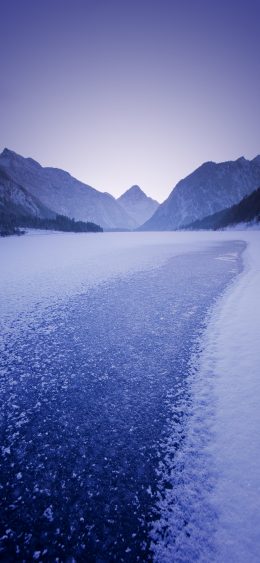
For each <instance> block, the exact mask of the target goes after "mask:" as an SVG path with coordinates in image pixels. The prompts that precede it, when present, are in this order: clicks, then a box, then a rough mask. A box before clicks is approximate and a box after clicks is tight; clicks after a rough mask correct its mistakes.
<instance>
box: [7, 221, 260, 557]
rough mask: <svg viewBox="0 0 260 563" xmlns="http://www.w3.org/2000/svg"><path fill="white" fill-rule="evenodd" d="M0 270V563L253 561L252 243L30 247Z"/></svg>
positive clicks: (241, 236) (23, 246)
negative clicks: (57, 560)
mask: <svg viewBox="0 0 260 563" xmlns="http://www.w3.org/2000/svg"><path fill="white" fill-rule="evenodd" d="M239 241H242V242H239ZM243 241H246V242H247V244H248V250H247V251H246V254H245V256H246V258H245V259H246V269H245V272H244V273H243V274H241V275H240V276H239V277H238V278H236V279H237V281H235V282H234V285H232V286H231V287H229V289H228V290H227V292H226V293H225V295H224V297H223V298H221V301H218V300H217V301H216V299H219V296H220V295H221V294H222V292H223V290H224V289H225V288H226V287H227V286H228V284H230V283H231V280H232V279H233V278H234V276H235V275H236V274H237V272H238V271H239V267H240V266H239V254H240V252H241V250H242V249H243V248H244V245H245V244H244V243H243ZM0 258H1V275H0V290H1V298H0V306H1V319H0V322H1V336H2V343H1V352H2V362H1V367H0V368H1V378H0V399H1V401H2V413H3V418H2V421H1V430H2V436H3V441H2V443H1V446H2V456H3V465H2V475H1V478H2V486H3V490H2V492H3V491H4V494H5V497H4V510H2V513H1V518H2V521H3V523H4V527H3V533H2V541H3V545H4V546H7V547H6V549H7V550H8V551H7V552H8V554H9V555H10V557H14V556H15V555H14V554H15V552H13V550H15V549H16V550H20V551H19V553H22V554H23V557H24V558H25V559H26V557H27V559H28V558H29V559H33V558H34V559H37V558H38V559H40V560H42V559H43V560H50V558H54V556H55V557H57V556H60V557H61V558H64V557H65V556H66V557H69V558H71V560H73V557H74V558H75V560H77V558H78V557H79V558H82V557H84V556H85V555H86V549H87V550H88V553H92V554H95V556H97V557H99V558H101V559H102V556H104V553H105V554H106V556H107V554H110V555H109V557H110V559H111V560H113V557H115V556H116V555H117V559H118V560H120V557H121V558H122V560H126V561H131V560H143V559H144V560H149V558H150V557H151V556H153V558H154V559H155V560H157V561H175V562H177V561H193V560H201V561H216V562H218V563H222V562H224V561H239V562H241V563H242V561H250V562H251V561H253V562H255V561H256V560H257V554H258V556H259V543H258V541H259V540H258V539H257V537H256V534H257V530H258V528H259V517H258V515H257V513H256V509H257V503H259V479H258V477H259V473H258V460H259V457H258V451H259V442H258V438H257V436H258V434H257V425H259V415H258V409H257V402H258V398H259V382H258V378H257V363H259V361H258V360H259V355H258V350H257V339H258V335H259V332H260V331H259V321H258V319H259V313H258V318H257V305H258V303H259V298H258V301H257V296H258V292H259V289H258V288H259V233H257V232H251V233H250V232H246V233H242V232H239V233H238V232H237V233H232V232H222V233H205V232H203V233H120V234H118V233H111V234H108V233H106V234H102V235H84V234H83V235H71V234H43V233H42V234H30V235H28V236H27V235H26V236H24V237H19V238H16V237H12V238H9V239H2V240H1V239H0ZM257 260H258V261H257ZM207 327H208V328H207ZM237 358H239V362H238V361H237ZM238 405H239V407H238ZM229 407H230V408H229ZM252 460H253V461H252ZM245 475H246V480H245ZM152 522H154V524H152ZM11 523H12V526H11ZM149 527H150V538H152V541H153V555H151V552H150V550H149V541H150V540H149V535H148V528H149ZM48 550H49V551H48ZM130 550H131V551H130ZM16 553H18V551H17V552H16ZM118 554H120V557H119V556H118ZM258 560H259V557H258Z"/></svg>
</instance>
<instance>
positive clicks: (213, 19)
mask: <svg viewBox="0 0 260 563" xmlns="http://www.w3.org/2000/svg"><path fill="white" fill-rule="evenodd" d="M0 5H1V14H2V21H3V22H4V25H3V29H2V33H1V37H0V44H1V53H2V73H1V78H0V115H1V124H2V135H1V139H0V150H1V151H2V150H3V149H4V148H5V147H8V148H9V149H11V150H14V151H15V152H17V153H19V154H21V155H23V156H25V157H27V156H30V157H31V158H33V159H35V160H37V161H38V162H39V163H40V164H41V165H43V166H53V167H57V168H62V169H64V170H67V171H68V172H70V173H71V174H72V175H73V176H75V177H76V178H78V179H79V180H81V181H82V182H84V183H86V184H88V185H90V186H93V187H94V188H96V189H98V190H100V191H104V192H109V193H111V194H112V195H113V196H115V197H119V196H120V195H121V194H122V193H123V192H124V191H125V190H127V189H128V188H130V187H131V186H132V185H135V184H137V185H139V186H140V187H141V189H143V190H144V192H145V193H147V195H149V196H151V197H153V198H155V199H157V200H158V201H160V202H162V201H163V200H165V199H166V198H167V197H168V195H169V194H170V192H171V190H172V188H173V187H174V186H175V185H176V183H177V182H178V181H179V180H181V179H182V178H183V177H185V176H187V175H188V174H190V173H191V172H192V171H193V170H194V169H196V168H197V167H198V166H200V165H201V164H202V163H203V162H205V161H215V162H221V161H227V160H236V159H237V158H239V157H240V156H244V157H245V158H248V159H250V160H251V159H252V158H254V157H255V156H256V155H258V154H259V153H260V115H259V112H258V105H259V102H258V101H259V97H260V61H259V46H260V39H259V30H258V21H259V16H260V3H259V2H258V1H257V0H250V1H249V2H245V1H242V0H238V1H236V2H235V1H234V0H230V2H228V3H226V2H224V1H223V0H221V1H220V2H218V4H217V5H216V3H214V2H208V1H206V0H198V1H197V2H196V3H194V2H191V1H190V0H184V1H183V2H182V3H181V4H180V3H179V2H177V0H172V1H170V0H162V1H160V2H159V1H156V0H149V1H148V0H143V1H137V0H132V1H131V2H130V1H128V0H125V1H119V0H110V2H107V1H104V0H95V1H94V0H85V1H84V0H75V1H73V2H72V0H55V1H53V2H51V1H50V0H45V2H44V3H40V2H37V3H36V2H34V1H33V0H22V1H21V0H20V1H18V0H10V1H9V2H8V4H7V3H6V2H4V1H2V0H0Z"/></svg>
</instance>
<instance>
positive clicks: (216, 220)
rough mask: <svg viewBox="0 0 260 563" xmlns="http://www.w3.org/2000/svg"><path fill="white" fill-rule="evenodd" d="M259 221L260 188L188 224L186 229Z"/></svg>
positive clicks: (219, 227)
mask: <svg viewBox="0 0 260 563" xmlns="http://www.w3.org/2000/svg"><path fill="white" fill-rule="evenodd" d="M252 221H254V222H256V223H258V222H260V188H258V189H257V190H255V191H254V192H252V193H251V194H250V195H249V196H246V197H244V198H243V199H242V201H240V202H239V203H237V204H236V205H232V207H229V208H228V209H224V210H223V211H219V212H218V213H214V215H209V216H208V217H205V218H204V219H201V220H200V221H195V222H194V223H192V224H191V225H188V226H187V228H188V229H192V230H199V229H214V230H216V229H223V228H224V227H228V226H230V225H236V224H238V223H250V222H252Z"/></svg>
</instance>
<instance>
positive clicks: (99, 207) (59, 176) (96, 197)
mask: <svg viewBox="0 0 260 563" xmlns="http://www.w3.org/2000/svg"><path fill="white" fill-rule="evenodd" d="M0 170H1V171H2V172H5V173H6V175H7V176H8V178H9V179H10V180H12V181H13V182H15V183H16V184H19V186H20V187H22V188H23V189H24V190H26V192H29V193H30V195H31V196H32V197H33V198H36V200H37V201H40V202H41V204H42V205H43V206H45V207H46V208H48V209H51V210H52V211H53V212H55V214H56V213H57V214H59V215H66V216H68V217H70V218H74V219H76V220H80V221H85V222H86V221H91V222H94V223H97V224H99V225H101V226H102V227H103V228H105V229H113V228H125V229H131V228H134V227H135V222H134V221H133V219H132V218H131V217H130V216H129V215H128V214H127V213H126V211H125V210H124V208H123V207H122V206H121V205H120V204H119V203H118V202H117V201H116V199H115V198H114V197H112V196H111V195H109V194H107V193H102V192H99V191H98V190H96V189H94V188H92V187H90V186H88V185H87V184H84V183H82V182H80V181H79V180H77V179H76V178H73V176H71V175H70V174H69V173H68V172H65V171H64V170H60V169H57V168H44V167H42V166H41V165H40V164H39V163H38V162H36V161H35V160H33V159H32V158H24V157H22V156H20V155H18V154H16V153H15V152H13V151H10V150H9V149H5V150H4V151H3V152H2V154H1V155H0Z"/></svg>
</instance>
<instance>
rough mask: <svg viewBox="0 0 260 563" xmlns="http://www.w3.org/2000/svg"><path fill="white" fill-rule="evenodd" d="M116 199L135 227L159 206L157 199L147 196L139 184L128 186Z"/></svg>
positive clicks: (143, 221) (148, 217)
mask: <svg viewBox="0 0 260 563" xmlns="http://www.w3.org/2000/svg"><path fill="white" fill-rule="evenodd" d="M117 201H118V202H119V203H120V205H121V207H123V208H124V210H125V211H126V213H128V215H129V216H130V217H131V218H132V220H133V222H134V223H135V227H138V226H139V225H142V224H143V223H145V221H147V220H148V219H150V217H151V216H152V215H153V214H154V212H155V211H156V209H157V208H158V207H159V203H158V201H155V199H152V198H151V197H147V195H146V194H145V193H144V192H143V191H142V190H141V188H139V186H132V187H131V188H129V190H127V191H126V192H125V193H124V194H123V195H121V196H120V197H119V198H118V200H117Z"/></svg>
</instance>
